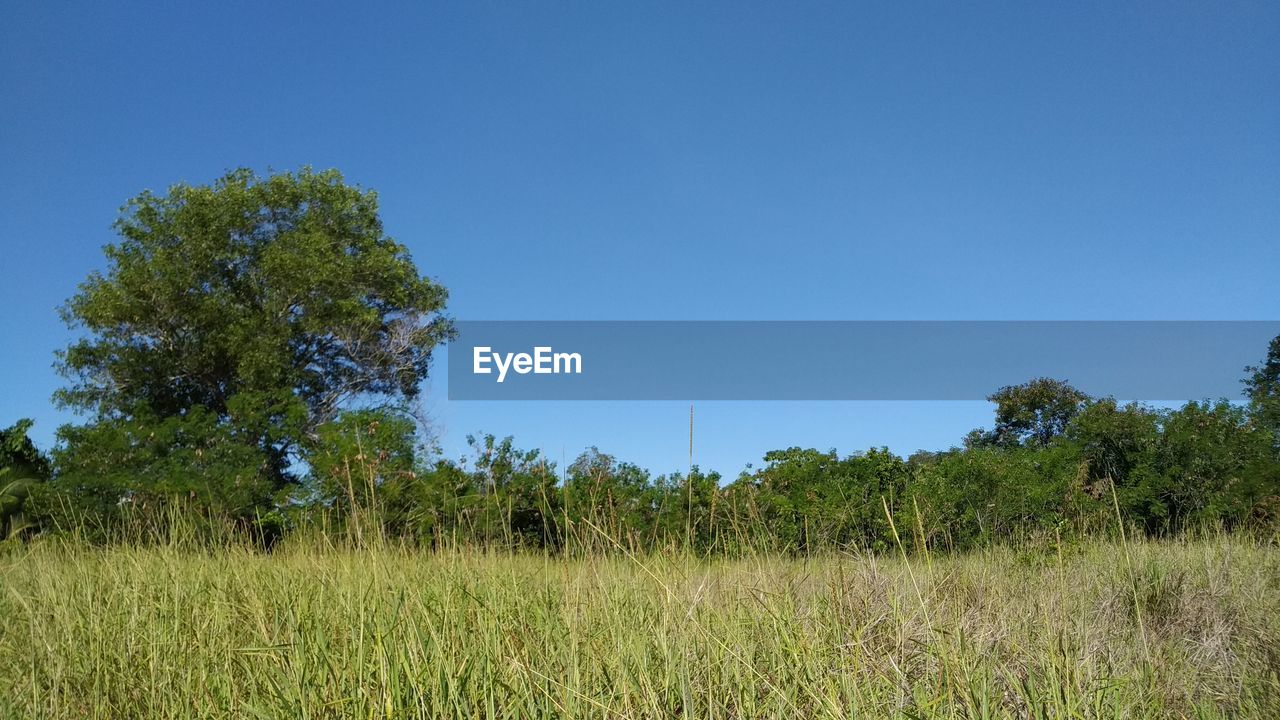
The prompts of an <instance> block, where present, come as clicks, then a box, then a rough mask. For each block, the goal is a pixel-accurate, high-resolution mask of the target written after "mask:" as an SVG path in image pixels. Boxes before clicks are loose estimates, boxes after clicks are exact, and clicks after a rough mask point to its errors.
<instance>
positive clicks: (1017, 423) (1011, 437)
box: [975, 378, 1089, 446]
mask: <svg viewBox="0 0 1280 720" xmlns="http://www.w3.org/2000/svg"><path fill="white" fill-rule="evenodd" d="M1088 399H1089V396H1088V395H1086V394H1084V393H1083V392H1080V391H1079V390H1077V389H1075V388H1074V387H1071V386H1070V385H1068V384H1067V383H1065V382H1063V381H1061V380H1054V379H1051V378H1037V379H1035V380H1032V381H1030V382H1027V383H1023V384H1022V385H1010V386H1008V387H1003V388H1000V389H999V390H997V391H996V392H995V393H993V394H992V395H990V396H988V397H987V400H989V401H990V402H993V403H995V404H996V425H995V429H994V430H993V435H992V440H993V441H994V442H995V443H996V444H1000V445H1011V444H1034V445H1042V446H1043V445H1048V444H1049V442H1050V441H1051V440H1053V439H1054V438H1056V437H1058V436H1059V435H1062V433H1063V432H1064V431H1066V429H1067V423H1069V422H1071V418H1073V417H1075V416H1076V414H1077V413H1079V412H1080V410H1081V409H1082V408H1083V407H1084V404H1085V402H1086V401H1087V400H1088ZM975 444H980V443H975Z"/></svg>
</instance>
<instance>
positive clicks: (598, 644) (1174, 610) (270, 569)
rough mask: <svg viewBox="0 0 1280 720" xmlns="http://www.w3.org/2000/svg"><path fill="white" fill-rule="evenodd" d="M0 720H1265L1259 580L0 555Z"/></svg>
mask: <svg viewBox="0 0 1280 720" xmlns="http://www.w3.org/2000/svg"><path fill="white" fill-rule="evenodd" d="M0 618H2V619H3V623H2V624H0V715H3V716H5V717H36V718H39V717H48V718H81V717H100V718H125V717H138V718H171V717H172V718H187V717H193V718H194V717H210V718H213V717H217V718H225V717H236V718H239V717H266V718H293V717H301V718H329V717H334V718H337V717H343V718H346V717H352V718H383V717H394V718H400V717H421V718H499V717H501V718H544V717H546V718H550V717H569V718H576V717H600V718H606V717H629V718H663V717H691V718H778V717H804V718H825V717H867V718H881V717H960V718H977V717H1044V718H1072V717H1091V718H1113V717H1257V718H1275V717H1280V679H1278V678H1277V672H1280V555H1278V554H1277V551H1276V550H1275V549H1274V548H1272V547H1271V546H1269V545H1268V544H1266V543H1264V542H1259V541H1257V540H1251V539H1246V538H1244V537H1235V538H1233V537H1215V538H1208V539H1205V540H1198V541H1194V542H1177V543H1175V542H1162V543H1161V542H1137V543H1132V542H1131V543H1130V544H1129V546H1128V547H1127V548H1126V547H1124V546H1121V545H1115V544H1106V543H1101V542H1098V543H1085V544H1080V545H1074V546H1069V547H1066V548H1060V547H1058V546H1056V545H1054V544H1052V543H1051V544H1048V545H1046V546H1044V547H1041V548H1021V549H1019V548H1002V549H993V550H988V551H984V552H980V553H972V554H967V555H961V556H950V557H949V556H934V557H932V558H924V557H921V558H918V559H917V558H904V557H901V556H897V557H893V556H890V557H873V556H866V555H854V554H846V555H834V554H833V555H828V556H825V557H822V558H817V559H812V558H811V559H794V558H781V557H765V556H761V557H755V558H748V559H733V560H731V559H719V560H706V559H697V558H691V557H687V556H684V555H681V554H678V553H670V554H665V555H647V556H643V557H633V556H629V555H627V554H626V553H623V552H618V553H616V554H611V555H605V554H598V555H595V556H588V557H579V558H574V559H564V558H560V557H551V556H542V555H530V554H510V553H497V552H485V551H479V550H448V551H439V552H426V551H407V550H400V549H396V548H394V547H386V546H383V547H380V548H377V549H366V550H350V549H347V550H343V549H335V548H334V547H332V546H327V545H325V544H324V543H320V542H295V543H293V544H289V543H286V544H285V545H284V546H283V547H282V548H281V549H279V550H278V551H277V552H275V553H273V554H270V555H264V554H259V553H256V552H254V551H252V550H249V549H237V548H234V547H231V548H224V549H220V550H216V551H199V550H193V549H182V548H176V547H150V548H145V547H116V548H110V549H92V548H88V547H81V546H77V545H75V544H68V543H55V542H37V543H33V544H31V545H29V546H26V547H23V546H9V547H8V548H6V549H5V551H4V552H3V553H0Z"/></svg>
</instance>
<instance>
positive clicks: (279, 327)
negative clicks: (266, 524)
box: [56, 169, 452, 505]
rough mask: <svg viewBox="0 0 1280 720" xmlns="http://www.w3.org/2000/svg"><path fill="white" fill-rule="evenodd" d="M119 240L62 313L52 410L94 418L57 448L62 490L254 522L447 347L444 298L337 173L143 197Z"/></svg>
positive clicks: (134, 203)
mask: <svg viewBox="0 0 1280 720" xmlns="http://www.w3.org/2000/svg"><path fill="white" fill-rule="evenodd" d="M115 230H116V232H117V234H118V235H119V241H118V242H116V243H114V244H110V245H107V246H106V247H105V253H106V260H107V266H106V269H105V270H104V271H102V272H95V273H93V274H91V275H90V276H89V278H88V279H87V280H86V281H84V282H83V283H82V284H81V285H80V287H79V291H78V292H77V293H76V294H75V296H74V297H72V298H71V299H70V300H69V301H68V302H67V303H66V305H65V306H64V307H63V308H62V315H63V318H64V320H65V321H66V322H67V323H68V325H69V326H71V327H72V328H74V329H79V330H82V331H83V332H84V337H83V338H82V339H80V340H78V341H76V342H74V343H72V344H71V345H70V347H68V348H67V349H66V350H65V351H63V352H62V353H60V355H59V367H60V370H61V371H62V373H63V374H64V376H65V377H67V378H68V380H69V384H68V385H67V386H66V387H65V388H64V389H62V390H61V391H59V392H58V394H57V395H56V400H57V401H58V402H59V403H60V404H62V405H63V406H66V407H70V408H72V409H75V410H77V411H80V412H82V413H85V414H87V415H88V417H89V422H88V424H87V425H85V426H82V427H68V428H64V430H63V432H62V437H63V439H64V446H65V447H64V451H63V454H62V457H61V461H60V464H61V466H62V467H64V468H65V469H67V470H68V471H69V472H71V473H73V474H74V472H75V471H76V470H77V469H78V468H80V469H84V470H85V471H86V473H84V474H85V475H94V476H99V477H100V475H101V473H102V471H103V470H105V469H107V468H108V467H109V468H110V469H111V470H112V471H113V472H115V473H116V474H119V475H121V476H123V474H124V473H129V474H130V475H131V476H133V477H136V478H140V479H141V480H143V481H145V480H147V479H150V480H152V481H154V482H156V483H160V484H161V485H163V486H166V487H168V486H171V485H173V484H175V483H176V484H181V483H182V482H196V483H197V484H198V485H200V486H201V487H202V488H204V487H208V486H209V485H210V484H211V483H212V484H216V485H218V486H220V487H221V486H225V485H235V486H237V487H241V488H244V487H256V488H257V489H256V490H254V491H253V492H252V493H250V494H251V495H254V496H255V497H245V498H242V499H240V500H238V501H236V503H233V504H239V505H251V504H253V503H254V502H258V501H260V499H261V494H262V492H269V491H271V490H275V489H279V488H281V487H283V486H284V485H286V484H287V483H288V482H289V481H290V480H291V479H292V476H291V474H290V469H291V468H292V467H294V466H295V465H296V463H297V461H298V460H299V459H300V458H304V456H305V454H306V451H307V448H308V447H309V446H310V445H311V444H313V443H314V441H315V440H316V439H317V438H319V436H320V433H319V430H320V428H321V427H322V426H324V425H325V424H326V423H329V422H332V421H334V420H336V419H337V418H338V417H339V414H340V413H341V411H342V410H343V409H344V408H347V407H349V406H351V405H352V404H353V403H357V402H360V403H366V404H367V403H401V402H404V401H407V400H411V399H412V398H414V397H415V396H416V395H417V394H418V392H419V385H420V384H421V382H422V381H423V379H424V378H425V377H426V375H427V372H428V364H429V361H430V357H431V352H432V349H433V348H435V347H436V345H437V344H438V343H440V342H442V341H444V340H446V339H447V338H448V337H450V334H451V332H452V324H451V322H450V320H449V319H448V318H447V317H446V316H445V315H444V314H443V311H444V308H445V302H446V298H447V293H446V291H445V289H444V287H442V286H441V285H440V284H438V283H436V282H434V281H432V280H431V279H428V278H426V277H423V276H422V275H421V273H420V271H419V269H418V268H417V266H416V265H415V264H414V262H413V260H412V259H411V257H410V255H409V252H408V250H407V249H406V248H405V246H404V245H402V244H400V243H398V242H396V241H395V240H393V239H392V238H390V237H388V236H387V235H386V234H385V232H384V231H383V226H382V222H381V219H380V217H379V213H378V198H377V195H376V194H375V193H373V192H372V191H367V190H362V189H360V188H357V187H353V186H351V185H348V184H347V183H345V182H344V180H343V177H342V175H341V174H339V173H338V172H337V171H333V170H329V171H323V172H313V171H311V170H309V169H304V170H302V171H300V172H297V173H279V174H273V175H269V176H267V177H260V176H258V175H256V174H254V173H253V172H251V171H249V170H236V171H234V172H231V173H228V174H227V175H225V176H224V177H222V178H221V179H219V180H217V181H216V182H214V183H212V184H210V185H188V184H178V185H174V186H172V187H171V188H169V190H168V191H167V192H165V193H163V194H157V193H153V192H150V191H148V192H143V193H142V194H140V195H138V196H137V197H135V198H133V199H132V200H130V201H129V202H128V203H127V204H126V205H125V206H124V208H122V211H121V215H120V217H119V219H118V220H117V221H116V223H115ZM161 439H162V442H161ZM222 461H224V462H225V464H226V465H227V467H228V468H230V470H231V471H230V472H216V473H210V474H208V475H207V476H205V477H203V478H202V479H201V478H200V473H199V472H198V471H197V472H194V473H184V472H182V471H181V468H183V467H184V466H190V467H194V468H198V467H200V466H201V465H202V464H203V465H208V464H210V463H212V462H222ZM166 468H168V469H166ZM192 475H194V476H196V478H197V479H196V480H194V481H191V480H183V478H184V477H188V478H189V477H190V476H192ZM215 475H219V476H220V477H215ZM171 489H175V488H171ZM193 491H194V488H193ZM216 492H217V488H215V493H216Z"/></svg>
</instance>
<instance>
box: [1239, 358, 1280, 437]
mask: <svg viewBox="0 0 1280 720" xmlns="http://www.w3.org/2000/svg"><path fill="white" fill-rule="evenodd" d="M1245 371H1246V372H1248V373H1249V375H1248V376H1247V377H1246V378H1245V380H1244V385H1245V392H1246V394H1247V395H1248V397H1249V409H1250V412H1251V413H1252V415H1253V418H1254V421H1255V422H1256V423H1257V424H1258V426H1259V427H1261V428H1263V429H1265V430H1268V431H1270V432H1271V439H1272V446H1273V448H1274V449H1275V450H1276V451H1277V453H1280V337H1276V338H1274V339H1272V341H1271V344H1270V346H1268V348H1267V356H1266V358H1265V359H1263V361H1262V364H1261V365H1257V366H1251V367H1248V368H1245Z"/></svg>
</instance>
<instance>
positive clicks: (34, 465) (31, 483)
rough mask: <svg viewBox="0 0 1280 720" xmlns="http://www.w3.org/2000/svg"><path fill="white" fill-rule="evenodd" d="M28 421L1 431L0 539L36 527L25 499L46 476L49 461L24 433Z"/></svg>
mask: <svg viewBox="0 0 1280 720" xmlns="http://www.w3.org/2000/svg"><path fill="white" fill-rule="evenodd" d="M32 424H33V423H32V421H31V420H27V419H22V420H19V421H18V422H16V423H14V424H13V425H12V426H10V427H8V428H7V429H4V430H0V540H5V539H8V538H12V537H14V536H16V535H18V534H20V533H22V532H23V531H25V530H29V529H32V528H34V527H35V526H36V523H35V521H34V520H33V519H32V518H30V517H28V514H27V513H25V512H24V510H26V505H27V500H28V498H29V497H30V496H31V493H32V492H33V491H38V486H39V485H40V484H42V483H43V481H45V480H47V479H48V477H49V460H48V459H47V458H46V457H45V456H44V454H43V453H41V452H40V450H39V449H38V448H36V446H35V443H33V442H31V438H30V437H28V435H27V433H28V431H30V429H31V425H32Z"/></svg>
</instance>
